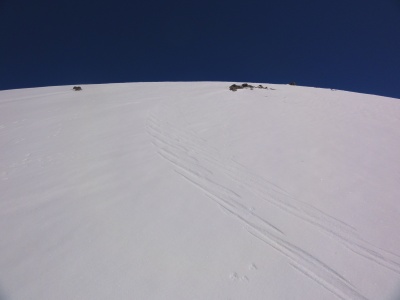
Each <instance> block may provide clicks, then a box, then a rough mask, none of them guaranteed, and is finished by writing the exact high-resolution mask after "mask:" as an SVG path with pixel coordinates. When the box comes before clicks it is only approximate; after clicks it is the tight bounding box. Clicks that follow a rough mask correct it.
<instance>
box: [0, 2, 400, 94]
mask: <svg viewBox="0 0 400 300" xmlns="http://www.w3.org/2000/svg"><path fill="white" fill-rule="evenodd" d="M136 81H232V82H238V83H240V82H266V83H288V82H291V81H295V82H297V84H298V85H304V86H315V87H326V88H335V89H344V90H350V91H356V92H362V93H370V94H378V95H383V96H390V97H395V98H400V0H382V1H376V0H374V1H372V0H346V1H344V0H336V1H323V0H303V1H294V0H276V1H265V0H264V1H257V0H247V1H240V2H239V1H236V0H231V1H224V0H220V1H208V0H204V1H190V0H171V1H161V0H142V1H134V0H126V1H125V0H114V1H103V0H98V1H93V0H91V1H88V0H80V1H74V0H68V1H66V0H51V1H50V0H38V1H31V0H29V1H28V0H0V90H4V89H14V88H26V87H38V86H52V85H68V84H89V83H111V82H136Z"/></svg>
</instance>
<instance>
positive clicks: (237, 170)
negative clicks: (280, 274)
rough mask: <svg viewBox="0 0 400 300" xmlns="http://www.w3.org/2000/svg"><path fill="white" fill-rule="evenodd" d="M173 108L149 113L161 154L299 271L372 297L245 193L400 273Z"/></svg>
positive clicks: (399, 265)
mask: <svg viewBox="0 0 400 300" xmlns="http://www.w3.org/2000/svg"><path fill="white" fill-rule="evenodd" d="M168 109H169V108H168V107H167V106H162V107H161V109H160V112H158V113H152V114H149V116H148V119H147V124H146V127H147V132H148V133H149V134H150V135H151V136H152V137H153V144H154V145H155V147H157V149H158V153H159V155H160V156H161V157H162V158H163V159H165V160H167V161H168V162H170V163H171V164H172V165H173V166H174V170H175V171H176V172H177V173H178V174H180V175H181V176H182V177H183V178H184V179H186V180H187V181H188V182H190V183H191V184H193V185H194V186H196V187H198V188H199V189H201V190H202V191H203V192H204V193H205V194H206V195H207V196H208V197H209V198H210V199H211V200H213V201H214V202H215V203H217V204H218V205H219V206H220V207H221V208H222V209H223V210H224V211H225V212H226V213H227V214H228V215H231V216H232V217H233V218H235V219H237V220H238V221H239V222H241V223H242V224H244V225H245V229H246V230H247V232H248V233H249V234H251V235H252V236H254V237H256V238H257V239H259V240H261V241H262V242H264V243H266V244H267V245H269V246H270V247H272V248H273V249H275V250H276V251H277V252H278V253H280V254H281V255H283V256H285V257H286V258H287V259H288V260H289V263H290V265H291V266H292V267H293V268H294V269H295V270H296V271H298V272H300V273H301V274H303V275H305V276H307V277H308V278H310V279H312V280H314V281H315V282H316V283H318V284H319V285H321V286H322V287H324V288H325V289H327V290H328V291H330V292H332V293H333V294H334V295H336V296H337V297H338V298H340V299H367V298H366V297H365V296H364V295H362V293H361V292H360V291H359V290H357V288H356V287H354V286H353V285H352V284H351V283H350V282H349V281H348V280H346V278H344V277H343V276H342V275H340V274H339V273H338V272H336V271H335V270H334V268H333V267H331V266H328V265H327V264H325V263H324V262H322V261H321V260H319V259H318V258H316V257H315V256H313V255H312V254H310V253H308V252H307V251H306V250H304V249H302V248H300V247H299V246H297V245H294V244H293V243H291V242H290V241H289V240H288V238H287V237H286V236H285V233H284V232H283V230H282V229H280V228H279V227H278V226H277V225H275V224H273V223H272V222H270V221H269V220H267V219H266V218H264V217H263V216H262V215H259V214H257V213H256V212H255V211H254V209H253V208H252V207H247V206H246V205H245V204H244V201H243V198H244V197H248V196H247V195H249V194H250V195H251V196H252V197H255V198H257V199H262V200H264V201H265V202H266V203H267V204H268V205H273V206H275V207H276V208H278V209H279V210H281V211H282V212H283V213H286V214H287V215H288V216H289V217H291V218H296V219H299V220H300V221H302V222H307V223H308V224H310V225H312V226H313V227H314V228H316V229H318V230H319V231H321V232H323V233H324V234H325V235H327V236H329V237H330V238H333V239H334V240H336V241H337V242H339V243H340V244H342V245H343V246H345V247H346V248H348V249H349V250H351V251H352V252H354V253H355V254H357V255H359V256H362V257H363V258H365V259H367V260H369V261H370V262H372V263H376V264H378V265H379V266H382V267H384V268H387V269H389V270H391V271H393V272H395V273H397V274H400V262H399V260H398V258H399V257H398V256H397V255H395V254H392V253H390V252H387V251H385V250H382V249H380V248H378V247H376V246H373V245H371V244H370V243H368V242H366V241H365V240H364V239H363V238H362V237H360V236H359V235H358V233H357V230H356V229H355V228H354V227H352V226H351V225H349V224H346V223H344V222H343V221H340V220H338V219H337V218H335V217H333V216H330V215H328V214H326V213H324V212H323V211H321V210H319V209H317V208H316V207H313V206H311V205H309V204H307V203H305V202H302V201H299V200H297V199H294V198H293V197H291V196H290V195H289V194H288V193H287V192H286V191H285V190H284V189H282V188H280V187H278V186H276V185H275V184H273V183H272V182H269V181H267V180H265V179H263V178H261V177H259V176H257V175H254V174H252V172H251V170H248V169H247V168H246V167H245V166H243V165H241V164H239V163H237V162H236V161H234V160H233V159H231V158H227V157H226V156H224V155H223V153H221V152H219V151H218V150H217V149H215V148H212V147H209V146H208V145H207V142H206V141H205V140H204V139H202V138H200V137H198V136H197V135H196V134H195V133H194V132H191V131H189V130H185V129H183V128H182V126H180V127H179V128H178V126H174V125H173V121H172V120H171V118H170V119H168V118H165V116H167V115H168V114H169V113H171V111H168ZM178 114H180V115H175V117H176V118H182V117H184V116H183V115H182V114H183V112H182V111H179V110H178ZM160 116H162V117H160ZM232 187H234V188H232ZM396 258H397V260H396Z"/></svg>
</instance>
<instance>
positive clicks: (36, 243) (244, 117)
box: [0, 82, 400, 300]
mask: <svg viewBox="0 0 400 300" xmlns="http://www.w3.org/2000/svg"><path fill="white" fill-rule="evenodd" d="M230 84H231V83H224V82H214V83H209V82H200V83H132V84H107V85H87V86H82V88H83V91H81V92H74V91H72V87H71V86H68V87H67V86H60V87H47V88H36V89H23V90H10V91H2V92H0V146H1V152H0V193H1V194H0V299H1V300H4V299H399V298H400V235H399V229H400V155H399V154H400V151H399V149H400V100H399V99H392V98H385V97H379V96H373V95H363V94H356V93H350V92H344V91H333V90H325V89H317V88H306V87H298V86H288V85H272V84H267V85H266V86H268V88H269V89H254V90H250V89H244V90H238V91H237V92H231V91H229V90H228V87H229V85H230Z"/></svg>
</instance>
